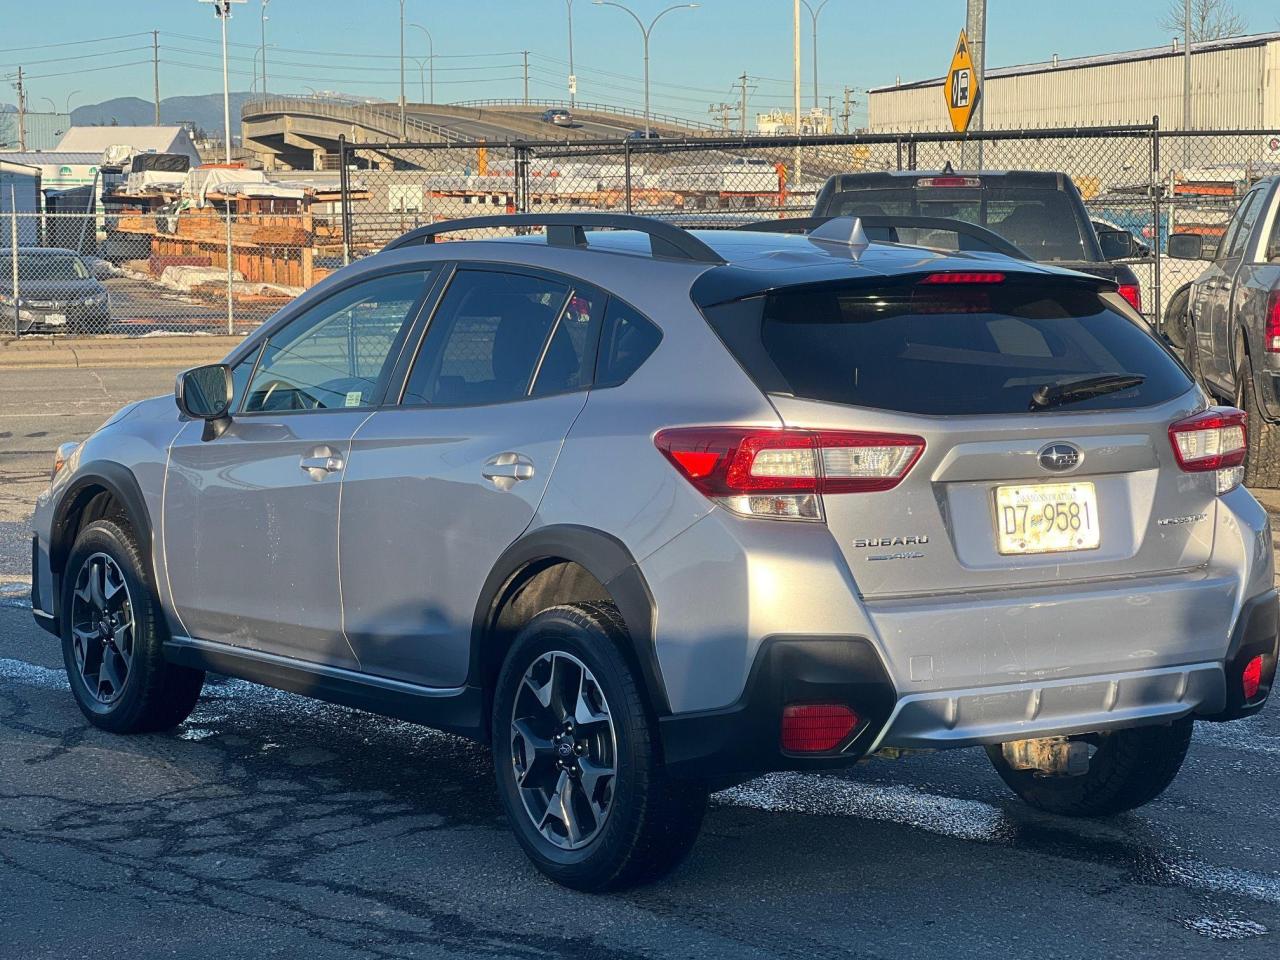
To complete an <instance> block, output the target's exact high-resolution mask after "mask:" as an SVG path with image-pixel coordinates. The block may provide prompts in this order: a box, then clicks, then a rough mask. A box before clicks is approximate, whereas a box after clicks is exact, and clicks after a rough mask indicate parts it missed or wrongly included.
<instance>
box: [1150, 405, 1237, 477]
mask: <svg viewBox="0 0 1280 960" xmlns="http://www.w3.org/2000/svg"><path fill="white" fill-rule="evenodd" d="M1169 441H1170V442H1171V443H1172V444H1173V453H1174V456H1176V457H1177V458H1178V466H1180V467H1181V468H1182V469H1183V470H1186V471H1188V472H1192V473H1194V472H1203V471H1208V470H1221V469H1223V468H1224V467H1238V466H1240V464H1242V463H1244V454H1245V450H1246V436H1245V415H1244V411H1243V410H1237V409H1235V408H1234V407H1212V408H1210V409H1208V410H1206V411H1205V412H1204V413H1199V414H1196V415H1195V416H1194V417H1188V418H1187V419H1186V420H1179V421H1178V422H1177V423H1175V424H1173V425H1172V426H1171V427H1169Z"/></svg>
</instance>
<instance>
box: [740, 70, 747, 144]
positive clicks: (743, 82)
mask: <svg viewBox="0 0 1280 960" xmlns="http://www.w3.org/2000/svg"><path fill="white" fill-rule="evenodd" d="M738 84H739V85H740V86H741V89H742V93H741V103H740V104H739V106H738V124H739V129H740V131H741V133H742V135H743V136H744V137H745V136H746V135H747V71H745V70H743V71H742V76H740V77H738Z"/></svg>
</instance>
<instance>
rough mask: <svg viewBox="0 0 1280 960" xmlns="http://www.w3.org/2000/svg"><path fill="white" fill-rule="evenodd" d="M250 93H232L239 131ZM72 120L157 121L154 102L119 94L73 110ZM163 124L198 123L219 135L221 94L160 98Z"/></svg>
mask: <svg viewBox="0 0 1280 960" xmlns="http://www.w3.org/2000/svg"><path fill="white" fill-rule="evenodd" d="M250 96H251V94H248V93H243V92H242V93H236V92H235V91H232V93H231V127H232V130H233V131H236V132H237V133H238V131H239V127H240V107H241V105H242V104H243V103H244V102H245V101H246V100H248V99H249V98H250ZM71 123H72V125H74V126H77V127H101V126H110V125H113V124H114V125H118V126H122V127H135V126H147V125H149V124H152V123H155V104H154V103H153V102H152V101H150V100H143V99H141V98H139V97H116V98H115V99H113V100H104V101H103V102H102V103H94V104H86V105H85V106H82V107H76V108H75V109H74V110H72V111H71ZM160 123H161V124H195V125H196V126H197V127H199V128H201V129H202V130H206V131H208V132H209V133H210V134H212V135H214V136H217V135H219V134H220V133H221V132H222V94H221V93H206V94H201V95H199V96H194V97H165V98H163V99H162V100H161V101H160Z"/></svg>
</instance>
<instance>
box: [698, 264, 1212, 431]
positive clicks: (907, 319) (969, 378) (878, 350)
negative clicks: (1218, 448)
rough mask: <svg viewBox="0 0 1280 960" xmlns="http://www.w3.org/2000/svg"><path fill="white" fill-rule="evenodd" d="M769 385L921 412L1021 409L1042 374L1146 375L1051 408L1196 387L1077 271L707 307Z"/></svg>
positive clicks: (791, 294)
mask: <svg viewBox="0 0 1280 960" xmlns="http://www.w3.org/2000/svg"><path fill="white" fill-rule="evenodd" d="M706 313H707V316H708V319H709V320H710V321H711V324H712V326H713V327H715V328H716V330H717V332H718V333H719V334H720V336H721V338H722V339H723V340H724V341H725V343H726V345H727V346H728V347H729V348H730V350H731V351H733V353H734V354H735V355H736V356H737V357H738V360H739V361H740V362H741V363H742V364H743V366H744V367H746V369H747V371H748V372H749V373H750V374H751V375H752V376H753V377H754V379H755V380H756V382H757V383H758V384H759V385H760V386H761V388H762V389H764V390H765V391H766V392H770V393H782V394H790V395H793V396H797V397H801V398H804V399H809V400H822V401H827V402H831V403H843V404H849V405H852V406H860V407H873V408H876V409H882V410H894V411H900V412H903V413H918V414H929V415H945V414H989V413H1002V414H1009V413H1026V412H1027V411H1028V409H1029V407H1030V403H1031V396H1032V394H1033V393H1034V392H1035V391H1036V389H1037V388H1039V387H1041V386H1044V385H1047V384H1048V385H1052V384H1055V383H1064V382H1067V381H1072V380H1078V379H1080V378H1083V377H1088V376H1099V375H1102V374H1110V373H1125V374H1139V375H1141V376H1143V377H1145V378H1146V379H1145V381H1144V382H1143V383H1142V384H1141V385H1139V386H1137V387H1131V388H1129V389H1127V390H1123V391H1119V392H1116V393H1109V394H1106V395H1103V396H1098V397H1091V398H1089V399H1085V400H1078V401H1076V402H1073V403H1070V404H1068V405H1065V406H1062V407H1058V408H1056V409H1059V410H1064V411H1068V412H1074V411H1085V410H1116V409H1127V408H1131V407H1142V406H1149V405H1151V404H1156V403H1162V402H1164V401H1166V400H1170V399H1172V398H1174V397H1176V396H1178V395H1179V394H1181V393H1184V392H1185V391H1187V390H1189V389H1190V388H1191V380H1190V379H1189V378H1188V377H1187V375H1186V373H1185V372H1183V369H1182V367H1180V366H1179V365H1178V363H1177V362H1176V361H1175V360H1174V359H1173V358H1172V357H1171V356H1169V354H1168V353H1167V352H1166V351H1165V350H1164V349H1163V348H1162V347H1161V346H1160V345H1159V344H1158V343H1157V342H1156V341H1155V339H1154V338H1153V337H1152V336H1151V334H1150V333H1149V332H1148V331H1147V330H1146V329H1145V327H1143V326H1140V325H1139V324H1137V323H1135V322H1134V321H1132V320H1130V319H1129V318H1128V317H1126V316H1124V315H1123V314H1121V313H1119V312H1117V311H1116V310H1113V309H1112V308H1111V307H1110V306H1109V305H1108V304H1107V303H1106V301H1104V300H1103V299H1102V298H1101V297H1100V296H1099V294H1098V293H1097V292H1096V291H1094V290H1092V289H1090V288H1088V287H1080V286H1076V285H1074V284H1069V285H1065V286H1060V287H1058V288H1057V289H1052V290H1046V287H1045V284H1044V282H1043V280H1041V279H1037V280H1035V281H1033V282H1011V281H1006V282H1005V283H1004V284H999V285H983V286H975V287H961V286H956V287H952V288H947V287H943V288H932V287H928V286H922V285H918V284H915V283H911V284H905V283H904V284H898V285H894V286H892V287H876V288H868V287H866V286H859V287H850V286H849V285H847V284H843V285H827V286H824V287H821V288H816V287H811V288H806V289H802V290H795V289H793V290H789V291H787V290H784V291H780V292H777V293H773V294H769V295H767V296H763V297H755V298H752V299H750V300H743V301H738V302H736V303H731V304H724V305H721V306H717V307H711V308H709V309H708V310H707V311H706Z"/></svg>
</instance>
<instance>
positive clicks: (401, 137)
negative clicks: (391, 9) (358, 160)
mask: <svg viewBox="0 0 1280 960" xmlns="http://www.w3.org/2000/svg"><path fill="white" fill-rule="evenodd" d="M404 138H405V122H404V0H400V139H401V140H403V139H404Z"/></svg>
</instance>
